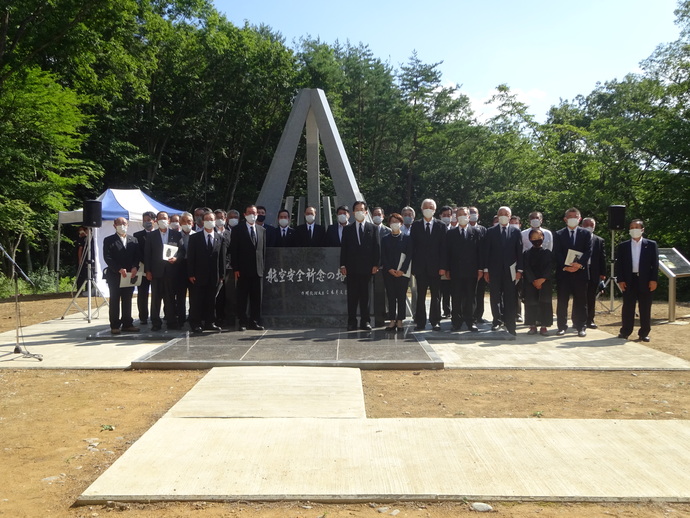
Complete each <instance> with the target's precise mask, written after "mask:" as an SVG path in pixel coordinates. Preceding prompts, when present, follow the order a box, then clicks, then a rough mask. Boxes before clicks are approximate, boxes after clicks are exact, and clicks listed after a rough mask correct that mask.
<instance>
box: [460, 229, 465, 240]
mask: <svg viewBox="0 0 690 518" xmlns="http://www.w3.org/2000/svg"><path fill="white" fill-rule="evenodd" d="M460 235H461V236H462V238H463V239H465V229H464V228H461V229H460Z"/></svg>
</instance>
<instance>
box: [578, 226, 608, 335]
mask: <svg viewBox="0 0 690 518" xmlns="http://www.w3.org/2000/svg"><path fill="white" fill-rule="evenodd" d="M596 224H597V223H596V221H594V218H585V219H583V220H582V228H584V229H585V230H588V231H589V232H591V233H592V255H590V257H589V262H588V264H587V275H588V277H589V280H588V281H587V327H588V328H589V329H596V328H597V327H598V326H597V325H596V324H595V323H594V314H595V313H596V311H595V310H596V301H597V291H599V285H600V283H601V282H602V281H605V280H606V250H605V249H604V246H605V244H604V240H603V238H601V237H599V236H597V235H596V234H595V233H594V229H595V228H596Z"/></svg>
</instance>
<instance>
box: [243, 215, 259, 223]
mask: <svg viewBox="0 0 690 518" xmlns="http://www.w3.org/2000/svg"><path fill="white" fill-rule="evenodd" d="M244 219H246V220H247V223H249V224H250V225H253V224H254V223H255V222H256V214H245V215H244Z"/></svg>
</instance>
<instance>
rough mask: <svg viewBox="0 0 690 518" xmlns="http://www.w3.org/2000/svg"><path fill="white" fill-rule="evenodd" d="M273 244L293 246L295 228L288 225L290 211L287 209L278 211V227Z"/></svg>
mask: <svg viewBox="0 0 690 518" xmlns="http://www.w3.org/2000/svg"><path fill="white" fill-rule="evenodd" d="M273 246H284V247H290V246H295V229H294V228H292V227H291V226H290V211H289V210H287V209H280V210H279V211H278V228H277V229H276V231H275V239H274V245H273Z"/></svg>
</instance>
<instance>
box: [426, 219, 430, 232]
mask: <svg viewBox="0 0 690 518" xmlns="http://www.w3.org/2000/svg"><path fill="white" fill-rule="evenodd" d="M426 233H427V234H428V235H431V223H429V222H428V221H427V223H426Z"/></svg>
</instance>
